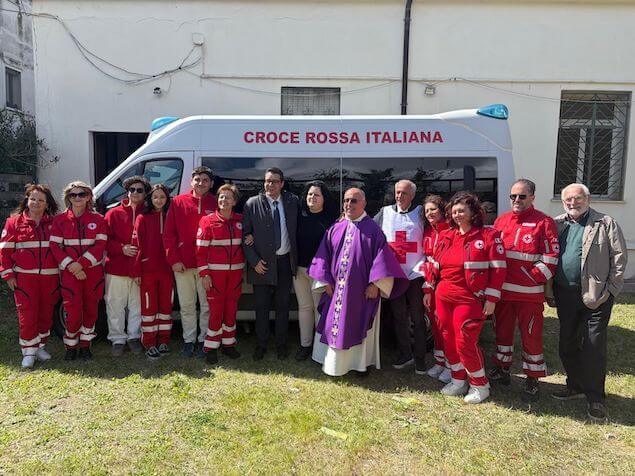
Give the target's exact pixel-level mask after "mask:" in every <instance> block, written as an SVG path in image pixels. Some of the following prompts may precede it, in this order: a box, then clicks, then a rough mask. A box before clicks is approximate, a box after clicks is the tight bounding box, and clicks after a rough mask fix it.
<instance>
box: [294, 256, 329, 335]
mask: <svg viewBox="0 0 635 476" xmlns="http://www.w3.org/2000/svg"><path fill="white" fill-rule="evenodd" d="M307 271H308V269H307V268H303V267H301V266H298V270H297V272H296V275H295V278H294V279H293V288H294V289H295V296H296V298H297V299H298V322H299V324H300V345H301V346H302V347H311V345H312V344H313V333H314V332H315V326H316V325H317V323H318V321H319V319H320V315H319V314H318V312H317V305H318V304H319V302H320V297H321V296H322V293H321V292H313V290H312V288H313V282H314V281H313V278H311V276H309V275H308V273H307Z"/></svg>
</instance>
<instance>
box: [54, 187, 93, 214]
mask: <svg viewBox="0 0 635 476" xmlns="http://www.w3.org/2000/svg"><path fill="white" fill-rule="evenodd" d="M74 188H81V189H82V190H84V191H86V192H88V194H89V195H90V200H88V203H87V204H86V208H87V209H89V210H94V209H95V203H94V201H93V189H92V188H91V186H90V185H88V184H87V183H85V182H82V181H81V180H75V181H74V182H71V183H69V184H68V185H67V186H66V187H64V192H63V193H62V200H63V201H64V205H66V210H69V209H71V208H73V205H72V204H71V200H70V198H69V197H68V195H69V193H70V192H71V190H73V189H74Z"/></svg>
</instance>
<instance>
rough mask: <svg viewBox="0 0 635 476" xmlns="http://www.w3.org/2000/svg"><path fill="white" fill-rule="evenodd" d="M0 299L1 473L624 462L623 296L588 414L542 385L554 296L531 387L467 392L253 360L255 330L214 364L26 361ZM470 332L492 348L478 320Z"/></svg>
mask: <svg viewBox="0 0 635 476" xmlns="http://www.w3.org/2000/svg"><path fill="white" fill-rule="evenodd" d="M624 302H626V303H624ZM0 309H2V311H3V312H2V313H1V317H0V474H4V473H11V474H14V473H15V474H34V473H52V474H78V473H83V474H123V473H135V474H177V473H197V474H218V473H221V474H242V473H250V474H262V473H265V474H270V473H275V474H280V473H301V474H307V473H327V474H350V473H355V474H361V473H364V474H366V473H369V474H405V473H414V474H424V473H428V474H430V473H434V474H436V473H451V474H456V473H485V472H487V473H501V474H508V473H523V474H535V473H540V474H547V473H549V474H553V473H555V474H571V473H576V474H584V473H603V474H635V431H634V429H633V426H634V425H635V405H634V402H635V400H633V393H634V391H635V377H634V375H633V374H634V373H635V372H634V369H635V356H634V354H633V344H634V342H635V340H634V338H633V337H634V335H635V334H634V332H635V319H634V317H635V298H634V297H633V296H630V297H627V298H625V299H622V304H618V305H616V306H615V308H614V311H613V317H612V319H611V326H610V329H609V376H608V380H607V391H608V393H609V396H608V399H607V405H608V409H609V413H610V423H609V424H607V425H591V424H588V423H587V422H586V421H585V414H586V411H585V410H586V407H585V403H584V401H574V402H569V403H561V402H557V401H555V400H553V399H551V398H549V397H548V393H549V392H551V391H553V390H555V389H557V388H559V386H560V385H561V384H562V383H563V381H564V377H563V375H562V369H561V366H560V363H559V361H558V358H557V348H556V342H557V335H558V323H557V320H555V319H554V318H553V312H551V311H550V312H549V316H550V317H549V318H548V319H547V321H546V323H545V351H546V357H547V363H548V365H549V368H550V371H551V372H552V373H551V375H550V376H549V377H548V378H547V379H545V382H544V384H543V386H542V392H543V397H542V399H541V401H540V402H539V403H537V404H535V405H532V406H528V405H526V404H523V403H522V402H521V401H520V399H519V392H520V388H521V385H522V380H521V377H517V378H515V379H513V382H512V386H511V387H509V388H503V389H498V388H495V389H494V390H493V395H492V398H491V400H489V401H488V402H486V403H484V404H482V405H477V406H467V405H465V404H463V402H462V400H460V399H457V398H448V397H443V396H442V395H440V393H439V392H438V390H439V388H440V386H441V385H440V384H438V383H436V382H433V381H431V380H430V379H428V378H423V377H418V376H415V375H414V372H412V371H394V370H392V369H389V368H388V366H387V365H385V369H384V370H381V371H373V372H371V375H370V376H369V377H368V378H361V379H360V378H358V377H355V376H350V377H348V376H347V377H344V378H339V379H333V378H329V377H326V376H324V375H323V374H322V372H321V371H320V369H319V367H318V366H317V365H315V364H313V363H310V362H304V363H297V362H295V361H294V360H293V359H290V360H287V361H284V362H280V361H278V360H276V359H275V355H273V354H274V353H273V352H271V351H270V352H269V353H268V354H267V356H266V357H265V359H264V360H263V361H261V362H257V363H254V362H253V361H252V360H251V356H250V353H251V350H252V348H253V345H254V343H253V338H252V337H251V336H243V337H242V339H241V342H240V349H241V351H243V357H242V358H241V359H239V360H238V361H235V362H227V361H226V360H223V359H222V357H221V364H220V365H218V366H216V367H207V366H206V365H205V363H204V362H202V361H200V360H196V359H190V360H187V359H183V358H181V357H179V356H178V355H177V354H178V353H177V352H175V353H173V354H171V355H170V356H168V357H166V358H163V359H162V360H161V361H160V362H156V363H150V362H148V361H147V360H146V359H145V358H143V357H140V356H139V357H137V356H131V355H130V354H125V355H124V357H123V358H121V359H114V358H112V357H110V349H109V347H108V345H107V344H106V343H104V342H98V343H97V344H95V346H94V351H95V361H94V362H92V363H88V364H86V363H80V362H73V363H66V362H64V361H63V360H62V355H63V346H62V345H61V342H60V341H59V339H57V338H53V339H52V342H51V344H50V346H49V347H50V350H51V352H52V353H53V355H54V360H53V361H52V362H50V363H47V364H46V365H39V366H38V367H37V368H36V369H35V370H34V371H26V372H25V371H21V370H20V360H21V355H20V352H19V348H18V345H17V324H16V319H15V312H14V306H13V303H12V302H11V301H10V299H9V298H8V297H7V295H6V293H5V292H4V291H3V294H2V295H1V296H0ZM292 335H295V334H293V333H292ZM482 343H483V346H484V348H485V349H486V350H488V351H490V350H491V347H492V344H493V335H492V331H491V326H489V325H488V326H486V328H485V330H484V332H483V337H482ZM517 347H518V346H517ZM172 348H173V349H174V350H178V348H179V341H178V339H177V338H176V336H175V340H174V342H173V343H172ZM388 360H389V355H388V352H384V362H385V364H386V363H387V362H388ZM514 368H515V370H516V371H518V367H517V364H516V366H515V367H514ZM330 430H333V431H330Z"/></svg>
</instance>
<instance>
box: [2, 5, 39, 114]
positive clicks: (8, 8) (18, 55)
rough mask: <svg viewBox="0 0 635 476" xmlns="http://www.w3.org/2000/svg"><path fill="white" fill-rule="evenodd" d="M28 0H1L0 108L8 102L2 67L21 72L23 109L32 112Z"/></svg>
mask: <svg viewBox="0 0 635 476" xmlns="http://www.w3.org/2000/svg"><path fill="white" fill-rule="evenodd" d="M30 12H31V0H20V1H18V0H11V1H9V0H0V109H1V108H4V107H5V106H6V104H7V98H6V85H5V68H6V67H9V68H11V69H14V70H16V71H20V73H21V83H22V111H24V112H25V113H28V114H33V113H34V112H35V79H34V73H33V35H32V33H33V25H32V23H33V22H32V18H31V16H30V15H29V13H30Z"/></svg>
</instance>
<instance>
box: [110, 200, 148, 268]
mask: <svg viewBox="0 0 635 476" xmlns="http://www.w3.org/2000/svg"><path fill="white" fill-rule="evenodd" d="M143 206H144V205H143V204H141V205H138V206H136V207H133V206H132V205H130V202H129V201H128V199H126V200H123V201H122V202H121V204H120V205H118V206H116V207H115V208H112V209H110V210H108V212H106V216H105V217H104V219H105V220H106V224H107V225H108V244H107V245H106V273H108V274H114V275H115V276H131V275H132V274H131V273H132V267H133V265H134V261H135V258H134V257H130V256H126V255H124V254H123V247H124V245H131V244H132V232H133V230H134V224H135V220H136V219H137V216H138V215H140V214H141V210H142V208H143Z"/></svg>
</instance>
